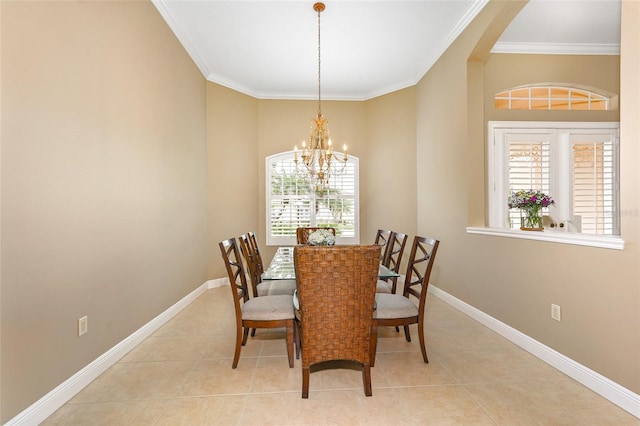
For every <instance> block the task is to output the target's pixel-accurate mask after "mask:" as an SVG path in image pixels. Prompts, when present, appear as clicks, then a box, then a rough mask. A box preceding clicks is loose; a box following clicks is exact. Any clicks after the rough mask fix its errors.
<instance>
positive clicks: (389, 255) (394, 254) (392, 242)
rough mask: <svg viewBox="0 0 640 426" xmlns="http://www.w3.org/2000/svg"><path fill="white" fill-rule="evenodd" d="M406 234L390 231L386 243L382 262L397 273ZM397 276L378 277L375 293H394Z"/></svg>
mask: <svg viewBox="0 0 640 426" xmlns="http://www.w3.org/2000/svg"><path fill="white" fill-rule="evenodd" d="M407 239H408V236H407V234H403V233H400V232H395V231H392V232H391V235H390V237H389V242H388V243H387V249H386V254H385V258H384V260H383V261H382V264H383V265H384V266H386V267H387V268H389V269H390V270H391V271H393V272H395V273H398V272H399V271H400V263H401V262H402V255H403V253H404V247H405V245H406V244H407ZM397 283H398V277H393V278H384V279H379V280H378V284H377V286H376V292H377V293H391V294H395V293H396V287H397Z"/></svg>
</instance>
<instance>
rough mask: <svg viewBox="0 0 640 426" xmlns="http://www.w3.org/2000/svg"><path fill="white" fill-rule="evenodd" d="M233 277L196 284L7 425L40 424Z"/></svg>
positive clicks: (6, 425) (28, 425) (6, 424)
mask: <svg viewBox="0 0 640 426" xmlns="http://www.w3.org/2000/svg"><path fill="white" fill-rule="evenodd" d="M228 282H229V279H228V278H227V279H226V282H225V280H224V279H219V280H210V281H207V282H205V283H204V284H202V285H201V286H200V287H198V288H196V289H195V290H194V291H192V292H191V293H189V294H188V295H186V296H185V297H183V298H182V299H181V300H180V301H178V302H177V303H176V304H174V305H173V306H171V307H170V308H169V309H167V310H166V311H164V312H163V313H161V314H160V315H158V316H157V317H155V318H154V319H153V320H151V321H149V322H148V323H147V324H145V325H144V326H142V328H140V329H138V330H137V331H136V332H134V333H133V334H131V335H130V336H129V337H127V338H126V339H124V340H123V341H121V342H120V343H118V344H117V345H115V346H114V347H112V348H111V349H109V350H108V351H107V352H105V353H104V354H102V355H100V356H99V357H98V358H97V359H95V360H94V361H93V362H91V363H90V364H89V365H87V366H86V367H84V368H83V369H82V370H80V371H78V372H77V373H76V374H74V375H73V376H71V377H70V378H69V379H67V380H65V381H64V382H63V383H61V384H60V385H58V386H57V387H56V388H55V389H53V390H52V391H51V392H49V393H48V394H46V395H45V396H43V397H42V398H40V399H39V400H38V401H36V402H35V403H33V404H32V405H31V406H29V407H28V408H27V409H26V410H24V411H23V412H21V413H20V414H18V415H17V416H15V417H14V418H12V419H11V420H9V421H8V422H7V423H5V426H14V425H21V426H22V425H25V426H31V425H34V426H35V425H38V424H39V423H41V422H42V421H44V420H45V419H46V418H47V417H49V416H50V415H51V414H53V413H54V412H55V411H56V410H58V409H59V408H60V407H62V406H63V405H64V404H66V402H67V401H69V400H70V399H71V398H73V397H74V396H75V395H76V394H77V393H78V392H80V391H81V390H82V389H83V388H84V387H85V386H87V385H88V384H89V383H91V382H92V381H93V380H95V379H96V378H97V377H98V376H99V375H100V374H102V373H103V372H104V371H105V370H107V369H108V368H109V367H111V366H112V365H114V364H115V363H116V362H118V361H119V360H120V359H121V358H122V357H123V356H125V355H126V354H127V353H129V352H130V351H131V350H132V349H133V348H135V347H136V346H137V345H138V344H140V343H141V342H142V341H143V340H144V339H146V338H147V337H149V336H150V335H151V334H153V333H154V332H155V331H156V330H158V329H159V328H160V327H162V325H164V324H165V323H166V322H167V321H169V320H170V319H171V318H173V317H174V316H175V315H176V314H178V312H180V311H181V310H182V309H184V308H185V307H187V306H188V305H189V304H190V303H191V302H193V301H194V300H195V299H196V298H197V297H198V296H200V295H201V294H202V293H204V292H205V291H206V290H207V289H209V288H215V287H221V286H223V285H225V284H227V285H228Z"/></svg>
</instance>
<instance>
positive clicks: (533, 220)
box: [520, 206, 543, 231]
mask: <svg viewBox="0 0 640 426" xmlns="http://www.w3.org/2000/svg"><path fill="white" fill-rule="evenodd" d="M520 229H522V230H523V231H542V230H543V227H542V206H532V207H529V208H526V209H520Z"/></svg>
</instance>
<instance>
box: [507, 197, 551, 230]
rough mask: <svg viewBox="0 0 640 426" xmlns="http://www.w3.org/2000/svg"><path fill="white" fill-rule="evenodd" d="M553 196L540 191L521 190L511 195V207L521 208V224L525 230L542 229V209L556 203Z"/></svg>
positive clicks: (521, 227)
mask: <svg viewBox="0 0 640 426" xmlns="http://www.w3.org/2000/svg"><path fill="white" fill-rule="evenodd" d="M555 203H556V202H555V201H554V199H553V198H551V196H549V195H547V194H545V193H544V192H540V191H533V190H531V191H525V190H520V191H517V192H514V193H512V194H511V195H510V196H509V200H508V204H509V208H510V209H514V208H518V209H520V216H521V219H522V221H521V226H520V229H524V230H532V229H535V230H542V209H543V208H544V207H549V206H552V205H554V204H555Z"/></svg>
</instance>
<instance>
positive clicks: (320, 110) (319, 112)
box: [318, 8, 322, 115]
mask: <svg viewBox="0 0 640 426" xmlns="http://www.w3.org/2000/svg"><path fill="white" fill-rule="evenodd" d="M321 12H322V9H321V8H318V115H321V114H322V98H321V93H322V91H321V90H320V89H321V79H320V69H321V68H320V61H321V56H320V13H321Z"/></svg>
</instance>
